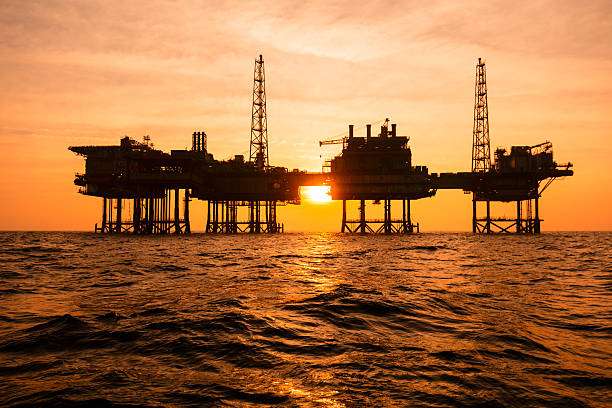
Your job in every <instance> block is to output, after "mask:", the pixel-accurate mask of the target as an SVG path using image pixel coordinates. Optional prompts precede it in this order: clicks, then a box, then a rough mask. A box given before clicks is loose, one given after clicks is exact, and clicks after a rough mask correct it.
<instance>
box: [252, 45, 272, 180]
mask: <svg viewBox="0 0 612 408" xmlns="http://www.w3.org/2000/svg"><path fill="white" fill-rule="evenodd" d="M253 76H254V80H253V108H252V117H251V147H250V150H249V151H250V154H249V157H250V160H251V162H253V163H255V167H256V168H258V169H264V168H267V167H269V166H270V163H269V160H268V118H267V114H266V74H265V71H264V61H263V56H261V55H260V56H259V59H256V60H255V72H254V75H253Z"/></svg>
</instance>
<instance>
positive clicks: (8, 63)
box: [0, 0, 612, 231]
mask: <svg viewBox="0 0 612 408" xmlns="http://www.w3.org/2000/svg"><path fill="white" fill-rule="evenodd" d="M304 3H307V4H301V3H299V2H289V1H282V0H276V1H271V2H262V1H258V2H245V1H235V2H232V1H217V2H205V1H193V2H189V1H181V2H173V1H152V0H147V1H124V2H109V1H99V0H89V1H87V2H82V1H53V0H45V1H38V2H37V1H28V2H23V1H10V0H9V1H3V2H2V5H1V6H0V10H1V12H0V78H2V86H1V87H0V97H1V99H2V104H1V105H0V146H1V149H2V152H3V153H4V154H3V160H2V161H1V162H0V171H1V173H0V174H2V176H0V197H2V200H0V229H8V230H13V229H19V230H30V229H43V230H45V229H52V230H56V229H69V230H75V229H76V230H91V229H92V227H93V224H94V223H95V222H99V217H100V212H101V211H100V208H101V203H100V201H101V200H100V199H97V198H92V197H85V196H81V195H78V194H77V193H76V191H77V188H76V187H75V186H74V185H73V184H72V180H73V174H74V173H75V172H77V171H82V169H83V160H82V159H81V158H79V157H77V156H76V155H74V154H73V153H71V152H69V151H68V150H67V147H68V146H69V145H82V144H117V143H118V142H119V138H120V137H122V136H123V135H126V134H127V135H130V136H132V137H134V138H138V139H140V138H141V137H142V136H143V135H145V134H149V135H151V138H152V140H153V142H154V143H155V144H156V146H157V147H159V148H161V149H163V150H169V149H171V148H184V147H186V146H188V145H189V144H190V140H191V136H190V135H191V132H193V131H194V130H205V131H206V132H207V134H208V146H209V150H210V152H211V153H213V154H214V155H215V157H216V158H218V159H223V158H227V157H229V156H231V155H233V154H240V153H244V152H247V151H248V143H249V135H250V114H251V89H252V75H253V63H254V58H255V56H256V55H258V54H259V53H262V54H263V55H264V59H265V64H266V90H267V97H268V130H269V142H270V148H269V149H270V163H271V164H273V165H282V166H287V167H289V168H295V167H299V168H302V169H310V170H320V168H321V158H320V155H323V157H326V156H327V157H329V156H331V155H332V154H335V153H337V150H334V149H333V148H332V149H330V148H327V149H325V150H321V149H320V148H319V146H318V143H317V142H318V140H321V139H326V138H330V137H334V136H336V135H338V134H339V133H341V132H345V131H346V128H347V125H348V124H349V123H353V124H355V125H357V126H359V125H362V124H365V123H369V122H376V121H378V120H380V119H383V118H385V117H389V118H391V120H392V122H394V123H397V124H398V133H399V134H402V135H409V136H411V146H412V150H413V161H414V163H415V164H424V165H427V166H429V169H430V171H433V172H444V171H466V170H469V169H470V164H471V162H470V159H471V156H470V155H471V140H472V115H473V112H472V109H473V87H474V65H475V63H476V59H477V58H478V57H479V56H480V57H483V58H485V59H486V61H487V77H488V78H487V79H488V87H489V112H490V127H491V144H492V147H493V148H495V147H496V146H510V145H513V144H515V145H520V144H535V143H539V142H541V141H544V140H550V141H552V142H553V145H554V152H555V159H556V161H558V162H567V161H571V162H572V163H574V165H575V172H576V175H575V176H574V177H571V178H568V179H566V180H561V181H556V182H555V183H553V185H552V186H551V187H550V188H549V189H548V191H546V193H545V194H544V196H543V199H542V200H541V209H542V217H543V218H544V220H545V221H544V223H543V229H547V230H574V229H578V230H582V229H585V230H598V229H604V230H609V229H612V215H611V213H612V211H610V208H611V205H610V202H612V172H611V171H610V158H611V157H612V147H610V144H609V143H607V141H608V139H609V137H610V130H611V129H612V126H611V124H612V115H611V113H612V45H611V44H612V23H611V22H610V18H609V17H610V14H611V12H612V3H610V2H609V1H589V2H580V3H577V2H575V1H559V0H557V1H537V0H531V1H507V2H504V1H489V2H482V1H463V2H451V1H447V2H439V1H435V0H434V1H427V2H424V1H420V0H419V1H403V2H402V1H395V2H391V1H389V2H385V1H368V2H364V4H363V5H358V6H356V5H355V2H354V1H347V2H333V1H321V2H314V1H313V2H304ZM111 4H112V5H111ZM199 205H200V206H201V207H202V208H203V205H201V204H199ZM197 207H198V204H196V209H195V212H194V215H193V217H192V225H193V226H194V228H195V229H201V228H202V227H203V223H204V218H203V215H202V212H201V208H200V209H198V208H197ZM279 215H280V217H282V221H283V222H284V223H285V227H286V229H287V230H293V231H295V230H322V231H337V230H338V229H339V222H340V207H339V206H338V204H337V203H336V204H331V205H313V204H310V205H303V206H300V207H296V206H293V207H284V208H282V209H280V210H279ZM413 215H414V218H415V219H416V220H417V221H419V222H420V224H421V226H422V228H423V230H469V229H470V227H471V202H470V196H467V195H464V194H462V192H460V191H455V192H449V191H441V192H438V194H437V196H436V197H434V198H430V199H424V200H420V201H419V202H416V203H415V204H414V205H413Z"/></svg>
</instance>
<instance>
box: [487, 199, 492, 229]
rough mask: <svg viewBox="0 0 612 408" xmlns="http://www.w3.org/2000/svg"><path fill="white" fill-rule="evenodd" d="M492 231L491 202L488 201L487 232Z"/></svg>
mask: <svg viewBox="0 0 612 408" xmlns="http://www.w3.org/2000/svg"><path fill="white" fill-rule="evenodd" d="M490 233H491V202H490V201H487V234H490Z"/></svg>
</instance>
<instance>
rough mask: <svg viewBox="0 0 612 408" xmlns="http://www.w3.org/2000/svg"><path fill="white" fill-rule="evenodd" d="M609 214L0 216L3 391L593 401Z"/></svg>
mask: <svg viewBox="0 0 612 408" xmlns="http://www.w3.org/2000/svg"><path fill="white" fill-rule="evenodd" d="M611 293H612V233H574V232H572V233H544V234H541V235H538V236H516V235H506V236H501V235H494V236H483V235H472V234H468V233H422V234H415V235H413V236H350V235H340V234H280V235H274V236H263V235H260V236H249V235H232V236H210V235H203V234H193V235H191V236H179V237H176V236H139V237H135V236H125V235H99V234H98V235H95V234H91V233H58V232H48V233H47V232H0V405H1V406H20V405H36V406H92V405H93V406H153V407H158V406H163V407H165V406H168V407H170V406H178V407H196V406H246V407H248V406H288V407H362V406H425V407H455V406H480V407H515V406H516V407H532V406H542V407H572V406H577V407H582V406H591V407H605V406H607V407H609V406H611V403H612V391H611V390H612V295H611Z"/></svg>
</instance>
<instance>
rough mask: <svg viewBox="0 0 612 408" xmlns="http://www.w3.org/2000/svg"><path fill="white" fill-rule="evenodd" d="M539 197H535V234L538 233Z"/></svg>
mask: <svg viewBox="0 0 612 408" xmlns="http://www.w3.org/2000/svg"><path fill="white" fill-rule="evenodd" d="M539 201H540V197H539V196H536V198H535V231H534V232H535V233H536V234H539V233H540V205H539Z"/></svg>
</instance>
